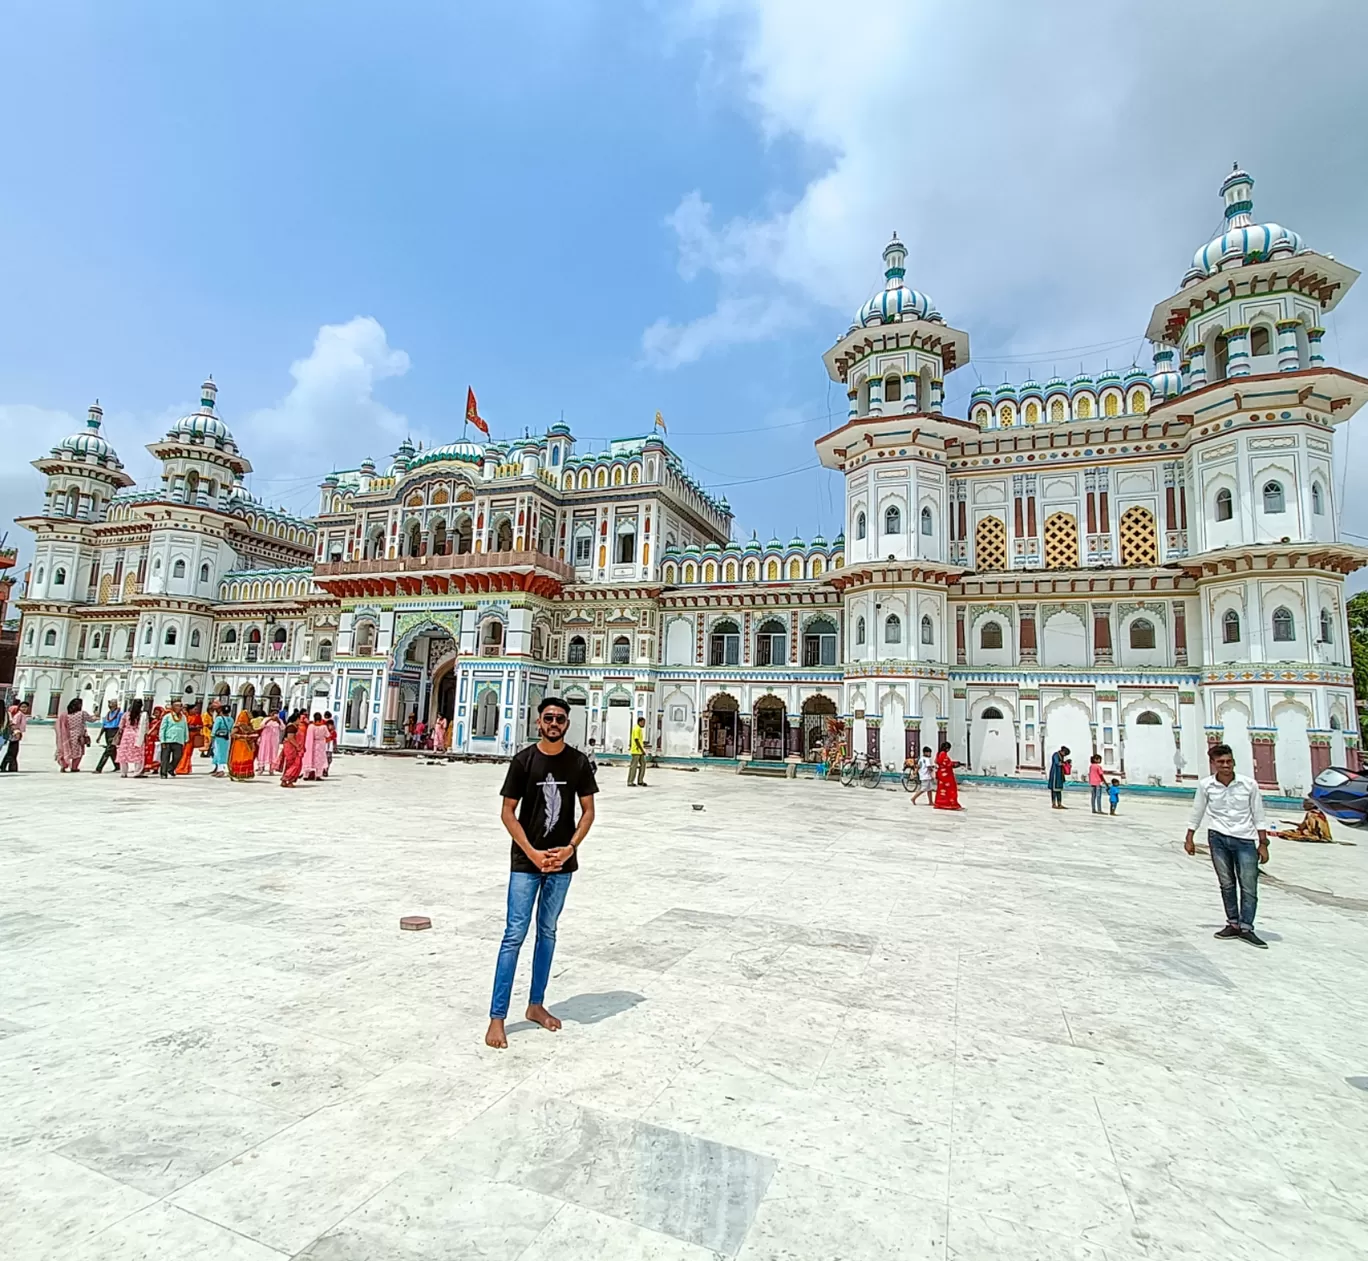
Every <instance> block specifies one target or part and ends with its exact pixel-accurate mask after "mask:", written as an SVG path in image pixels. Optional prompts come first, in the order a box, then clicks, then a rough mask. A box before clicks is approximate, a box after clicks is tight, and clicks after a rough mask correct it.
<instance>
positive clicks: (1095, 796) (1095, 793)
mask: <svg viewBox="0 0 1368 1261" xmlns="http://www.w3.org/2000/svg"><path fill="white" fill-rule="evenodd" d="M1106 795H1107V789H1106V787H1105V786H1104V785H1102V784H1094V785H1093V786H1092V808H1093V814H1101V813H1102V801H1103V799H1104V798H1105V797H1106Z"/></svg>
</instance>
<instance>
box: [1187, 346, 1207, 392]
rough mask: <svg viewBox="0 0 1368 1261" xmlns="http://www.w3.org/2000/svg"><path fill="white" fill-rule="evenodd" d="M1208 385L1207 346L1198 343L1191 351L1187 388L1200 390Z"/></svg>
mask: <svg viewBox="0 0 1368 1261" xmlns="http://www.w3.org/2000/svg"><path fill="white" fill-rule="evenodd" d="M1206 383H1207V368H1206V346H1205V345H1204V344H1203V343H1201V342H1198V343H1197V344H1196V345H1195V346H1194V347H1193V348H1192V351H1191V355H1190V358H1189V363H1188V370H1187V388H1188V389H1190V390H1200V389H1201V388H1202V387H1203V386H1204V385H1205V384H1206Z"/></svg>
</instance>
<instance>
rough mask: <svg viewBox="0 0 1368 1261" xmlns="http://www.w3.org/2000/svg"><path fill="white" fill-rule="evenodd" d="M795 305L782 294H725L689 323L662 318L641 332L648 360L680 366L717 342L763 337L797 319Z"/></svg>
mask: <svg viewBox="0 0 1368 1261" xmlns="http://www.w3.org/2000/svg"><path fill="white" fill-rule="evenodd" d="M794 319H795V317H794V314H793V311H792V308H791V307H790V306H789V305H788V304H787V303H786V302H784V301H783V300H782V299H779V298H763V297H745V298H723V299H722V300H721V301H720V302H718V304H717V306H716V308H714V310H713V311H712V312H711V313H709V314H708V315H705V316H703V317H701V318H700V319H696V320H690V321H689V322H688V323H686V324H673V323H671V322H670V321H669V320H666V319H659V320H657V321H656V322H655V323H654V324H652V325H651V326H650V327H649V328H648V329H646V331H645V332H643V333H642V335H641V348H642V350H643V351H644V352H645V355H646V360H647V362H648V363H650V364H652V365H654V366H655V367H658V368H678V367H680V366H681V365H682V364H686V363H693V362H694V361H695V360H697V359H700V358H702V357H703V355H705V354H707V352H708V351H710V350H712V349H713V348H714V347H717V346H723V347H726V346H735V345H738V344H741V343H744V342H754V341H763V340H764V339H766V338H768V337H772V336H774V334H775V333H777V332H779V331H781V330H782V329H784V328H787V327H789V326H791V325H792V324H793V323H794Z"/></svg>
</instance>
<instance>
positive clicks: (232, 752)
mask: <svg viewBox="0 0 1368 1261" xmlns="http://www.w3.org/2000/svg"><path fill="white" fill-rule="evenodd" d="M257 738H258V733H257V732H255V731H253V730H252V715H251V714H249V713H248V712H247V711H246V710H245V709H244V710H243V711H242V713H240V714H239V715H238V716H237V722H236V723H235V724H234V726H233V734H232V736H231V737H230V738H229V741H228V778H229V779H239V780H241V779H252V778H253V777H254V776H255V774H256V769H255V768H256V746H257Z"/></svg>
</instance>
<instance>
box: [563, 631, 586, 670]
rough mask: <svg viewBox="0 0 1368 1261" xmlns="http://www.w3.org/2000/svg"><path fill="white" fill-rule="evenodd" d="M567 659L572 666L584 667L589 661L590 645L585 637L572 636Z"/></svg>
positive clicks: (567, 650) (566, 655)
mask: <svg viewBox="0 0 1368 1261" xmlns="http://www.w3.org/2000/svg"><path fill="white" fill-rule="evenodd" d="M565 659H566V661H567V662H569V664H570V665H572V666H582V665H583V664H584V663H585V662H586V661H587V660H588V659H589V645H588V644H587V643H585V642H584V636H583V635H572V636H571V637H570V644H569V646H568V647H567V648H566V651H565Z"/></svg>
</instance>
